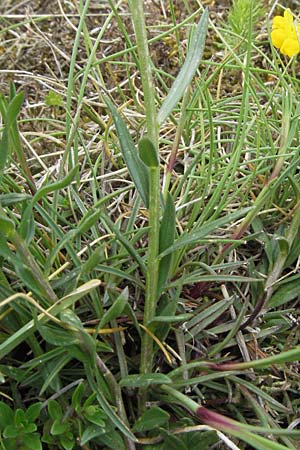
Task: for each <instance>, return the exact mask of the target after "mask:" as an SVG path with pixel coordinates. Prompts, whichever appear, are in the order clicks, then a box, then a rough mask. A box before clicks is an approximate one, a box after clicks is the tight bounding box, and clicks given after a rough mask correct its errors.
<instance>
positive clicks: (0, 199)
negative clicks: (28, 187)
mask: <svg viewBox="0 0 300 450" xmlns="http://www.w3.org/2000/svg"><path fill="white" fill-rule="evenodd" d="M0 152H1V150H0ZM0 158H1V156H0ZM31 198H32V197H31V195H29V194H25V193H22V194H19V193H16V192H10V193H9V194H1V195H0V203H1V205H2V206H9V205H15V204H16V203H20V202H25V201H27V200H29V199H31Z"/></svg>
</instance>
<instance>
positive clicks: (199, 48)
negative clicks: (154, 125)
mask: <svg viewBox="0 0 300 450" xmlns="http://www.w3.org/2000/svg"><path fill="white" fill-rule="evenodd" d="M207 28H208V10H207V9H206V10H205V11H204V13H203V14H202V17H201V19H200V22H199V23H198V25H197V28H196V30H195V31H194V35H193V36H192V39H191V43H190V47H189V50H188V53H187V56H186V60H185V62H184V64H183V66H182V68H181V70H180V72H179V74H178V75H177V77H176V79H175V81H174V83H173V85H172V87H171V89H170V91H169V93H168V95H167V97H166V99H165V101H164V102H163V104H162V106H161V108H160V110H159V112H158V116H157V120H158V123H159V124H162V123H163V122H164V121H165V120H166V119H167V117H168V116H169V115H170V114H171V112H172V111H173V109H174V107H175V106H176V105H177V103H178V102H179V100H180V99H181V97H182V96H183V94H184V92H185V90H186V89H187V87H188V86H189V85H190V83H191V81H192V78H193V76H194V75H195V72H196V70H197V69H198V66H199V63H200V61H201V58H202V55H203V50H204V45H205V38H206V34H207Z"/></svg>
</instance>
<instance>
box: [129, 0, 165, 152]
mask: <svg viewBox="0 0 300 450" xmlns="http://www.w3.org/2000/svg"><path fill="white" fill-rule="evenodd" d="M129 7H130V12H131V16H132V21H133V26H134V31H135V37H136V43H137V48H138V56H139V63H140V73H141V79H142V85H143V92H144V104H145V114H146V124H147V133H148V136H149V138H150V139H151V141H152V142H153V144H154V146H155V147H156V148H157V144H158V123H157V112H156V107H155V92H154V82H153V75H152V62H151V58H150V54H149V47H148V40H147V30H146V24H145V15H144V2H143V1H142V0H130V1H129Z"/></svg>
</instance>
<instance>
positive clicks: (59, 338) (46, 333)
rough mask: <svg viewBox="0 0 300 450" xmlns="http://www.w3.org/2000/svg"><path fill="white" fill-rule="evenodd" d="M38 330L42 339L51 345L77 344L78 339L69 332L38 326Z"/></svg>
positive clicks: (53, 327) (49, 326) (48, 326)
mask: <svg viewBox="0 0 300 450" xmlns="http://www.w3.org/2000/svg"><path fill="white" fill-rule="evenodd" d="M38 330H39V332H40V334H41V336H42V338H43V339H45V341H46V342H48V343H49V344H51V345H59V346H64V347H65V346H67V345H73V344H78V343H79V337H78V336H76V335H75V334H74V333H70V331H67V330H64V329H63V328H59V327H57V326H54V325H40V326H38Z"/></svg>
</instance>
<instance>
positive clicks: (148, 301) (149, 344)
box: [129, 0, 160, 412]
mask: <svg viewBox="0 0 300 450" xmlns="http://www.w3.org/2000/svg"><path fill="white" fill-rule="evenodd" d="M129 7H130V11H131V15H132V21H133V25H134V30H135V37H136V43H137V49H138V57H139V65H140V67H139V69H140V73H141V79H142V85H143V92H144V105H145V114H146V125H147V134H148V137H149V139H150V140H151V141H152V143H153V145H154V147H155V149H157V148H158V123H157V112H156V106H155V91H154V82H153V75H152V62H151V58H150V54H149V47H148V40H147V30H146V23H145V15H144V2H143V1H142V0H130V1H129ZM149 172H150V177H149V183H150V186H149V227H150V230H149V244H148V266H147V273H146V297H145V308H144V320H143V324H144V326H145V327H148V326H149V323H150V322H151V320H152V319H153V318H154V317H155V314H156V306H157V300H158V296H157V283H158V267H159V262H158V259H157V255H158V251H159V219H160V171H159V165H158V166H157V167H150V168H149ZM152 365H153V340H152V338H151V337H150V336H149V335H148V334H147V333H144V334H143V336H142V343H141V362H140V373H142V374H144V373H151V371H152ZM146 400H147V391H146V389H145V388H141V389H140V392H139V409H140V412H141V411H142V410H143V409H144V408H145V403H146Z"/></svg>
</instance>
